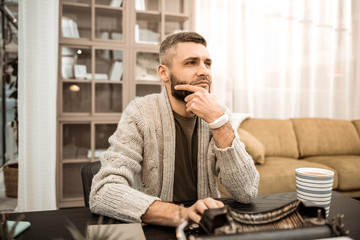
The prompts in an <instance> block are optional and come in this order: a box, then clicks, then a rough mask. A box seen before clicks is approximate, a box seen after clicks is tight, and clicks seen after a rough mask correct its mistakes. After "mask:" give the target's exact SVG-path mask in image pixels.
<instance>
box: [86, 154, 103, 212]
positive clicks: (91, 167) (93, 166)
mask: <svg viewBox="0 0 360 240" xmlns="http://www.w3.org/2000/svg"><path fill="white" fill-rule="evenodd" d="M100 167H101V163H100V161H97V162H90V163H86V164H85V165H83V166H82V168H81V179H82V184H83V193H84V202H85V207H87V208H88V207H89V196H90V190H91V183H92V179H93V177H94V176H95V174H96V173H97V172H99V170H100Z"/></svg>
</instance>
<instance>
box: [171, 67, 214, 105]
mask: <svg viewBox="0 0 360 240" xmlns="http://www.w3.org/2000/svg"><path fill="white" fill-rule="evenodd" d="M204 80H206V81H208V83H209V91H210V85H211V80H210V79H209V78H207V77H205V76H203V77H198V78H197V79H195V80H194V81H191V82H190V83H187V82H186V81H181V80H180V79H179V78H177V77H176V76H175V75H174V74H172V73H170V83H171V95H172V96H173V97H174V98H175V99H177V100H179V101H182V102H185V98H186V97H187V96H188V95H190V94H193V93H194V92H190V91H186V90H175V88H174V87H175V86H176V85H185V84H190V85H196V84H198V83H199V82H201V81H204Z"/></svg>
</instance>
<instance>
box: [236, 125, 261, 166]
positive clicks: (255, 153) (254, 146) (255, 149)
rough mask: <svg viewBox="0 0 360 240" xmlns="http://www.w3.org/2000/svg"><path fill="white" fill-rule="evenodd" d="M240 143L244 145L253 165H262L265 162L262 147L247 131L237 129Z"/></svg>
mask: <svg viewBox="0 0 360 240" xmlns="http://www.w3.org/2000/svg"><path fill="white" fill-rule="evenodd" d="M237 132H238V134H239V137H240V141H241V142H243V143H244V144H245V149H246V151H247V152H248V153H249V154H250V156H251V157H252V159H253V160H254V163H255V164H257V163H258V164H263V163H264V161H265V147H264V145H263V144H262V143H261V142H260V141H259V140H258V139H257V138H256V137H254V136H253V135H252V134H251V133H249V132H248V131H246V130H244V129H241V128H238V131H237Z"/></svg>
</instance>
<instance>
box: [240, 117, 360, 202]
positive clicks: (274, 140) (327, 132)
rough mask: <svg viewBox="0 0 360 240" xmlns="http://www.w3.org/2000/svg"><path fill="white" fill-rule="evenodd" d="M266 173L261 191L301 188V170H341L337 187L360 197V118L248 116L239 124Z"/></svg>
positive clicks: (242, 135) (244, 139)
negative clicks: (297, 180) (298, 180)
mask: <svg viewBox="0 0 360 240" xmlns="http://www.w3.org/2000/svg"><path fill="white" fill-rule="evenodd" d="M238 133H239V136H240V139H241V141H242V142H244V144H245V146H246V150H247V151H248V152H249V154H250V155H251V156H252V157H253V159H254V161H255V163H256V167H257V169H258V171H259V174H260V184H259V194H267V193H279V192H290V191H295V190H296V187H295V169H296V168H299V167H317V168H325V169H330V170H332V171H334V172H335V179H334V190H336V191H339V192H341V193H344V194H345V195H348V196H351V197H360V120H355V121H347V120H335V119H325V118H295V119H286V120H280V119H256V118H248V119H246V120H245V121H243V122H242V123H241V125H240V127H239V128H238Z"/></svg>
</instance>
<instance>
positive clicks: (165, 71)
mask: <svg viewBox="0 0 360 240" xmlns="http://www.w3.org/2000/svg"><path fill="white" fill-rule="evenodd" d="M158 75H159V77H160V79H161V80H162V81H163V82H164V83H166V82H168V81H169V80H170V71H169V68H168V67H167V66H165V65H162V64H160V65H159V66H158Z"/></svg>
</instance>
